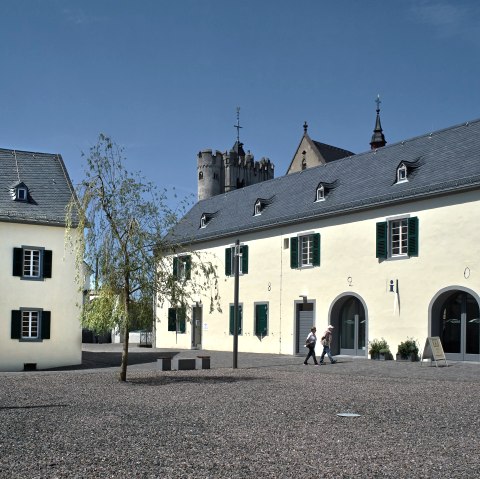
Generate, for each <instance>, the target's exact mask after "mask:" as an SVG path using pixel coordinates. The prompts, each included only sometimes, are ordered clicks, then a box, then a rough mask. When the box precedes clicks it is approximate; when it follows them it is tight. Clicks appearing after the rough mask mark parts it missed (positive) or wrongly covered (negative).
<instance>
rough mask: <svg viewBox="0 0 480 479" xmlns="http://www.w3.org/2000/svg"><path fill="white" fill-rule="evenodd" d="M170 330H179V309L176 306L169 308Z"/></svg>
mask: <svg viewBox="0 0 480 479" xmlns="http://www.w3.org/2000/svg"><path fill="white" fill-rule="evenodd" d="M168 330H169V331H176V330H177V310H176V309H175V308H168Z"/></svg>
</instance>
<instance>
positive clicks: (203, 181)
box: [197, 108, 274, 201]
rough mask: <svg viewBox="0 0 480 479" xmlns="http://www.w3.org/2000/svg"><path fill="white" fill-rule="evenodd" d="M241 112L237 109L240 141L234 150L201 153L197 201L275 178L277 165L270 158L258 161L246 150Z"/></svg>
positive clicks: (198, 166) (198, 164)
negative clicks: (242, 134)
mask: <svg viewBox="0 0 480 479" xmlns="http://www.w3.org/2000/svg"><path fill="white" fill-rule="evenodd" d="M239 111H240V109H239V108H237V125H235V128H237V141H236V142H235V144H234V145H233V147H232V149H231V150H230V151H225V153H223V154H222V153H220V152H219V151H217V150H215V152H214V151H213V150H202V151H200V152H199V153H198V157H197V178H198V201H201V200H204V199H206V198H210V197H211V196H215V195H219V194H221V193H227V192H229V191H232V190H236V189H238V188H243V187H245V186H250V185H254V184H256V183H260V182H261V181H266V180H271V179H273V178H274V165H273V163H271V161H270V160H269V159H268V158H262V159H261V160H260V161H255V159H254V157H253V155H252V154H251V153H250V151H247V153H245V151H244V149H243V143H241V142H240V135H239V132H240V128H242V127H241V126H240V121H239Z"/></svg>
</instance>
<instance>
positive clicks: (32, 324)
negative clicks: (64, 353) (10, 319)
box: [20, 309, 41, 340]
mask: <svg viewBox="0 0 480 479" xmlns="http://www.w3.org/2000/svg"><path fill="white" fill-rule="evenodd" d="M20 314H21V325H20V338H21V339H24V340H31V339H40V334H41V329H40V328H41V324H40V321H41V311H40V310H38V309H21V310H20Z"/></svg>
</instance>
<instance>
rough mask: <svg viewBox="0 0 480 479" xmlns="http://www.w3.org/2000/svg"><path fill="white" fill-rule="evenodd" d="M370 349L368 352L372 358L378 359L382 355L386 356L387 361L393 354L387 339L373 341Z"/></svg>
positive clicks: (370, 343)
mask: <svg viewBox="0 0 480 479" xmlns="http://www.w3.org/2000/svg"><path fill="white" fill-rule="evenodd" d="M369 345H370V349H369V350H368V352H369V353H370V356H371V357H372V358H377V357H378V356H379V355H380V354H383V355H385V358H386V359H390V357H391V352H390V347H389V346H388V343H387V341H386V340H385V339H383V338H381V339H373V340H372V341H370V342H369Z"/></svg>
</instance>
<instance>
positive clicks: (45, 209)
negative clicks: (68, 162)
mask: <svg viewBox="0 0 480 479" xmlns="http://www.w3.org/2000/svg"><path fill="white" fill-rule="evenodd" d="M20 183H23V184H24V185H25V186H26V187H27V188H28V193H29V198H28V201H15V200H14V197H13V195H12V193H13V191H12V189H13V188H15V186H16V185H19V184H20ZM72 194H73V186H72V182H71V181H70V178H69V176H68V173H67V170H66V168H65V164H64V163H63V160H62V157H61V156H60V155H57V154H50V153H33V152H28V151H16V150H6V149H0V221H9V222H18V223H33V224H46V225H57V226H64V225H65V215H66V206H67V204H68V203H69V201H70V198H71V197H72Z"/></svg>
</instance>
